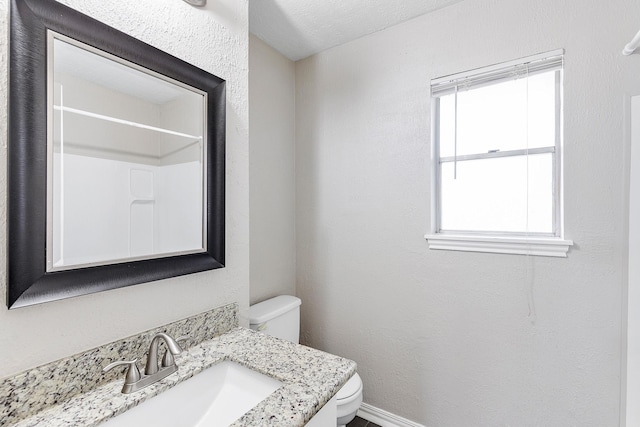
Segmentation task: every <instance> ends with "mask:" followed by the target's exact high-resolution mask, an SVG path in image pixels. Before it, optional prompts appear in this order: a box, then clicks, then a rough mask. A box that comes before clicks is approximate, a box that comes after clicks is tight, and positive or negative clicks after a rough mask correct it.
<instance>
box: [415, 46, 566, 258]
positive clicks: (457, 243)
mask: <svg viewBox="0 0 640 427" xmlns="http://www.w3.org/2000/svg"><path fill="white" fill-rule="evenodd" d="M562 64H563V55H562V51H555V52H551V53H548V54H542V55H536V56H534V57H530V58H524V59H521V60H518V61H514V62H510V63H506V64H499V65H495V66H491V67H486V68H483V69H478V70H473V71H470V72H467V73H461V74H456V75H453V76H448V77H443V78H439V79H435V80H433V81H432V82H431V94H432V102H433V103H432V109H433V120H432V127H433V140H432V142H433V182H434V186H433V190H434V191H433V200H432V203H433V206H434V209H433V213H434V218H433V225H432V234H430V235H427V236H426V237H427V240H428V241H429V245H430V248H432V249H457V250H471V251H487V252H501V253H526V254H535V255H548V256H566V252H567V250H568V247H569V246H570V245H571V244H572V242H569V241H565V240H562V237H563V236H562V200H561V194H562V192H561V176H562V175H561V169H560V168H561V157H560V155H561V148H562V147H561V141H562V114H561V113H562Z"/></svg>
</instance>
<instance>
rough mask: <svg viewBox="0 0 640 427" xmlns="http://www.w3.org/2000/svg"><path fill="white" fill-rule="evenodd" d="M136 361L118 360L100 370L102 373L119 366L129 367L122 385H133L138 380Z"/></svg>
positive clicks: (138, 373) (138, 372)
mask: <svg viewBox="0 0 640 427" xmlns="http://www.w3.org/2000/svg"><path fill="white" fill-rule="evenodd" d="M137 361H138V359H133V360H120V361H118V362H113V363H110V364H108V365H107V366H105V367H104V368H102V372H107V371H110V370H112V369H113V368H116V367H118V366H121V365H129V368H128V369H127V375H126V376H125V379H124V383H125V384H133V383H135V382H136V381H138V380H139V379H140V370H139V369H138V365H136V362H137Z"/></svg>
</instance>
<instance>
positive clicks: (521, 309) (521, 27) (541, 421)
mask: <svg viewBox="0 0 640 427" xmlns="http://www.w3.org/2000/svg"><path fill="white" fill-rule="evenodd" d="M586 4H588V6H586ZM638 14H640V3H638V2H636V1H632V0H611V1H607V2H598V1H590V2H586V3H585V2H583V1H579V0H567V1H562V2H558V1H556V0H539V1H535V2H532V1H527V0H474V1H463V2H461V3H458V4H455V5H453V6H451V7H448V8H445V9H441V10H439V11H437V12H435V13H433V14H430V15H426V16H423V17H420V18H417V19H414V20H412V21H409V22H407V23H404V24H401V25H398V26H395V27H392V28H389V29H387V30H384V31H382V32H379V33H376V34H373V35H371V36H368V37H365V38H362V39H359V40H356V41H354V42H351V43H348V44H346V45H343V46H339V47H336V48H333V49H330V50H328V51H325V52H322V53H320V54H318V55H315V56H312V57H310V58H308V59H305V60H302V61H299V62H298V63H297V64H296V109H297V119H296V139H297V141H296V144H297V145H296V170H297V175H296V177H297V192H296V197H297V200H296V206H297V212H296V213H297V229H296V233H297V245H298V246H297V247H298V251H297V257H298V258H297V291H298V296H300V297H301V298H302V301H303V304H302V322H303V323H302V338H303V341H304V343H305V344H309V345H311V346H313V347H317V348H320V349H323V350H327V351H329V352H332V353H336V354H339V355H343V356H346V357H349V358H352V359H354V360H355V361H356V362H357V363H358V370H359V372H360V374H361V376H362V378H363V381H364V400H365V402H367V403H369V404H371V405H373V406H376V407H379V408H382V409H384V410H387V411H390V412H392V413H395V414H398V415H401V416H403V417H406V418H409V419H412V420H415V421H417V422H420V423H422V424H424V425H425V426H428V427H436V426H437V427H446V426H460V427H468V426H498V425H511V426H519V427H525V426H550V427H556V426H557V427H564V426H593V427H604V426H617V425H619V411H620V409H619V406H620V404H621V393H620V387H621V368H622V369H624V366H623V365H622V364H621V356H622V355H621V350H620V348H621V345H622V344H623V343H624V338H623V337H622V335H621V327H622V326H623V320H622V317H623V315H622V310H621V307H623V306H624V304H625V299H624V292H623V290H624V287H625V286H626V282H625V271H626V226H625V212H626V194H625V188H626V187H625V185H626V184H625V178H626V176H625V173H624V171H625V165H626V162H627V161H628V160H627V158H626V147H627V144H628V141H627V140H626V139H625V132H626V126H627V124H626V123H625V119H624V117H625V110H624V105H625V102H627V103H628V96H629V95H630V94H632V93H636V94H637V93H640V84H638V81H640V62H639V55H634V57H630V58H627V57H623V56H622V55H621V54H620V52H621V49H622V47H623V46H624V44H625V43H627V42H628V41H629V40H630V39H631V37H633V35H634V34H635V33H636V31H637V30H638V29H639V28H638V27H637V25H638V21H637V19H636V17H637V16H638ZM557 48H564V49H566V56H565V88H564V97H565V113H564V119H565V132H564V135H565V150H564V154H565V160H564V177H565V186H564V188H565V190H566V196H565V216H566V221H565V224H566V236H567V238H569V239H573V240H574V241H575V243H576V246H574V247H573V249H572V250H571V252H570V253H569V257H568V258H567V259H558V258H544V257H531V258H527V257H525V256H518V255H499V254H480V253H463V252H447V251H429V250H428V249H427V244H426V242H425V240H424V238H423V235H424V234H425V232H427V231H428V230H429V224H430V209H429V200H430V197H429V191H430V190H429V189H430V172H429V156H430V142H429V140H430V119H429V118H430V103H429V81H430V79H431V78H435V77H439V76H443V75H448V74H452V73H456V72H460V71H465V70H469V69H473V68H477V67H481V66H485V65H490V64H494V63H498V62H502V61H507V60H512V59H516V58H519V57H524V56H527V55H531V54H535V53H538V52H544V51H549V50H552V49H557ZM632 75H633V76H634V77H635V79H636V82H635V83H631V81H630V79H629V77H630V76H632ZM625 100H626V101H625Z"/></svg>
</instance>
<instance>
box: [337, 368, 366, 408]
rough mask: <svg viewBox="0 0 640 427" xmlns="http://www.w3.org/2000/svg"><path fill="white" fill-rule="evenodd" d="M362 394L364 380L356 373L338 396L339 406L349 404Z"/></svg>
mask: <svg viewBox="0 0 640 427" xmlns="http://www.w3.org/2000/svg"><path fill="white" fill-rule="evenodd" d="M361 393H362V379H361V378H360V375H358V374H357V373H355V374H354V375H353V376H352V377H351V378H350V379H349V381H347V383H346V384H345V385H343V386H342V388H341V389H340V390H339V391H338V393H337V394H336V400H337V401H338V402H337V403H338V406H340V405H344V404H347V403H349V402H351V401H353V400H356V399H357V398H358V395H359V394H361Z"/></svg>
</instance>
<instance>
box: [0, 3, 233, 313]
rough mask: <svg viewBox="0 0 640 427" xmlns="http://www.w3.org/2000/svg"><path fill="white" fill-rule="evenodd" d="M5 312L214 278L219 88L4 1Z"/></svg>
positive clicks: (90, 28)
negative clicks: (208, 273)
mask: <svg viewBox="0 0 640 427" xmlns="http://www.w3.org/2000/svg"><path fill="white" fill-rule="evenodd" d="M9 43H10V45H9V114H8V116H9V120H8V121H9V123H8V124H9V141H8V177H7V179H8V212H7V215H8V269H7V270H8V271H7V283H8V286H7V303H8V306H9V307H10V308H16V307H23V306H27V305H32V304H39V303H43V302H48V301H54V300H58V299H62V298H69V297H74V296H78V295H84V294H88V293H93V292H100V291H105V290H109V289H115V288H121V287H125V286H130V285H135V284H139V283H146V282H151V281H155V280H160V279H165V278H169V277H175V276H180V275H185V274H191V273H196V272H200V271H205V270H212V269H215V268H221V267H224V248H225V239H224V228H225V221H224V219H225V208H224V189H225V184H224V178H225V81H224V80H223V79H221V78H219V77H216V76H214V75H212V74H210V73H208V72H206V71H204V70H202V69H199V68H197V67H195V66H193V65H191V64H188V63H186V62H184V61H182V60H180V59H178V58H176V57H174V56H171V55H169V54H167V53H165V52H162V51H161V50H159V49H157V48H155V47H152V46H150V45H148V44H146V43H143V42H142V41H139V40H137V39H135V38H133V37H131V36H129V35H127V34H124V33H122V32H120V31H118V30H115V29H113V28H111V27H109V26H107V25H105V24H103V23H101V22H99V21H96V20H95V19H93V18H91V17H88V16H86V15H83V14H81V13H80V12H78V11H76V10H74V9H71V8H69V7H67V6H64V5H62V4H60V3H58V2H56V1H54V0H11V7H10V40H9Z"/></svg>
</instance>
